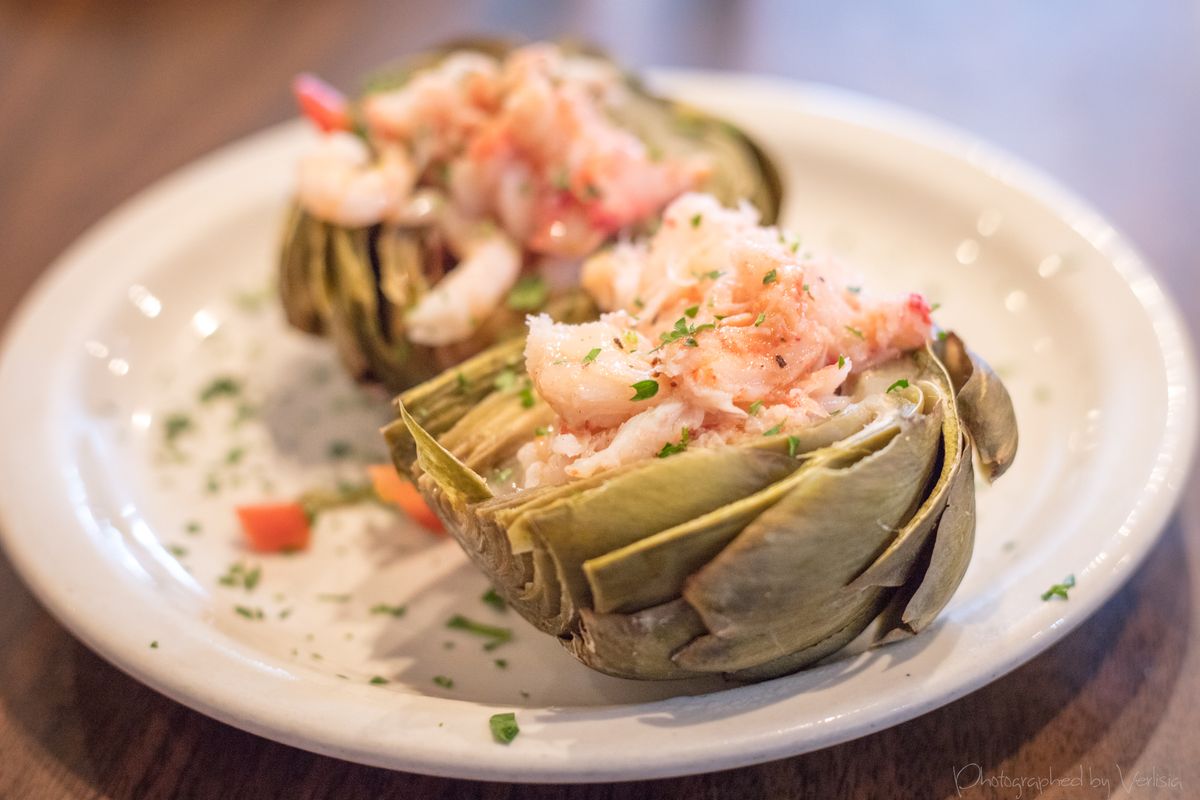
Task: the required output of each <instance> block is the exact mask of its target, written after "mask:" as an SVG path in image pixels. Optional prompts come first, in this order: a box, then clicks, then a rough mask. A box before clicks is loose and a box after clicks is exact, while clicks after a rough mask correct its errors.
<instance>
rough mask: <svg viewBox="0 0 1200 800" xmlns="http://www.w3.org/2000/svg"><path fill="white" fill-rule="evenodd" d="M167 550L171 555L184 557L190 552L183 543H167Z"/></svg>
mask: <svg viewBox="0 0 1200 800" xmlns="http://www.w3.org/2000/svg"><path fill="white" fill-rule="evenodd" d="M167 552H168V553H170V554H171V555H173V556H175V557H176V558H183V557H184V556H186V555H187V553H188V551H187V548H186V547H184V546H183V545H178V544H169V545H167Z"/></svg>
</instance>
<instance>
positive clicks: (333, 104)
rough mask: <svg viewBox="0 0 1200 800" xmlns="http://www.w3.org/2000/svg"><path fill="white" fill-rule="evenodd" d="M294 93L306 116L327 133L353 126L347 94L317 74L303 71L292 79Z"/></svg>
mask: <svg viewBox="0 0 1200 800" xmlns="http://www.w3.org/2000/svg"><path fill="white" fill-rule="evenodd" d="M292 93H293V94H294V95H295V96H296V102H297V103H299V104H300V111H301V112H303V114H304V116H306V117H308V119H309V120H310V121H311V122H312V123H313V124H314V125H316V126H317V127H318V128H320V129H321V130H322V131H324V132H325V133H329V132H330V131H348V130H350V128H351V121H350V103H349V101H347V100H346V96H345V95H343V94H342V93H341V92H339V91H338V90H337V89H335V88H333V87H332V86H330V85H329V84H328V83H326V82H325V81H323V80H321V79H320V78H318V77H317V76H316V75H311V74H309V73H307V72H302V73H301V74H299V75H297V76H296V77H295V78H294V79H293V80H292Z"/></svg>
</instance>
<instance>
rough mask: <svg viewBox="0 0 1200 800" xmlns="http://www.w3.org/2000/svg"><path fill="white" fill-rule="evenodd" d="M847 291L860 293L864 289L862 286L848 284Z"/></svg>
mask: <svg viewBox="0 0 1200 800" xmlns="http://www.w3.org/2000/svg"><path fill="white" fill-rule="evenodd" d="M846 291H847V292H849V293H850V294H858V293H859V292H861V291H862V287H861V286H847V287H846Z"/></svg>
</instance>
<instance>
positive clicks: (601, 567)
mask: <svg viewBox="0 0 1200 800" xmlns="http://www.w3.org/2000/svg"><path fill="white" fill-rule="evenodd" d="M893 410H894V407H893ZM879 414H880V411H879V409H876V408H874V407H873V406H871V405H869V404H865V403H860V404H856V405H854V406H851V407H850V408H849V409H847V410H846V412H845V413H843V414H839V415H838V416H835V417H833V418H831V419H829V420H828V421H826V422H824V423H822V424H820V425H814V426H812V427H811V428H808V429H806V430H804V431H802V432H800V433H799V434H798V435H797V436H796V437H795V441H796V447H795V450H796V456H797V457H802V456H804V455H806V454H808V453H810V452H811V451H814V450H817V449H820V448H825V447H829V446H830V445H832V444H834V443H835V442H840V441H843V440H846V439H848V438H849V437H851V436H852V435H854V434H855V433H858V432H860V431H863V430H864V428H866V427H867V426H868V424H870V423H871V422H873V421H874V422H875V429H879V428H881V427H883V426H884V425H885V424H886V422H880V421H879V420H880V418H879ZM752 446H753V447H756V448H762V447H773V448H774V449H775V450H776V451H777V452H782V451H783V448H786V447H788V443H787V437H769V438H766V439H764V440H763V441H762V442H761V443H756V444H755V445H752ZM774 463H775V466H776V467H777V470H778V472H777V474H775V475H773V476H771V478H770V479H769V483H770V485H768V486H767V487H766V488H763V489H762V490H761V491H758V492H756V493H754V494H751V495H749V496H745V497H742V498H739V499H737V500H735V501H734V502H732V503H730V504H729V505H727V506H723V507H720V508H716V509H714V510H712V511H710V512H708V513H707V514H703V515H701V516H698V517H693V518H691V519H689V520H687V521H686V522H683V523H680V524H678V525H675V526H674V527H671V528H668V529H667V530H664V531H661V532H659V533H656V534H654V535H652V536H648V537H646V538H644V539H641V540H639V541H636V542H633V543H632V544H629V545H626V546H625V547H621V548H619V549H617V550H614V551H612V552H609V553H605V554H604V555H601V556H598V557H595V558H592V559H589V560H588V561H586V562H584V565H583V569H584V574H585V575H586V576H587V580H588V585H589V586H590V588H591V592H592V601H593V605H594V608H595V609H596V611H598V612H601V613H606V612H614V611H619V612H628V611H636V610H638V609H641V608H646V607H648V606H653V605H658V604H660V603H665V602H667V601H668V600H671V599H672V598H675V597H679V595H680V593H681V592H682V591H683V584H684V581H685V579H686V578H687V577H688V576H689V575H691V574H692V573H693V572H694V571H695V570H697V569H699V568H700V567H702V566H704V565H705V564H707V563H708V562H709V561H710V560H712V558H713V557H715V556H716V555H717V553H719V552H720V551H721V549H722V548H723V547H725V545H727V544H728V543H729V542H730V541H731V540H732V539H733V537H734V536H736V535H737V534H738V533H740V532H741V531H742V529H743V528H744V527H746V525H747V524H748V523H749V522H750V521H751V520H753V519H754V518H755V517H757V516H758V515H759V514H761V513H762V512H763V511H764V510H765V509H766V508H768V507H769V506H770V505H772V504H773V503H775V502H776V501H778V500H779V498H780V497H782V496H783V494H784V493H786V492H787V491H789V489H790V488H791V483H790V482H783V478H785V477H786V476H788V475H791V474H794V473H795V472H796V470H797V469H798V468H799V467H800V466H801V464H800V463H798V462H796V461H795V460H792V459H787V460H784V459H779V460H778V462H774Z"/></svg>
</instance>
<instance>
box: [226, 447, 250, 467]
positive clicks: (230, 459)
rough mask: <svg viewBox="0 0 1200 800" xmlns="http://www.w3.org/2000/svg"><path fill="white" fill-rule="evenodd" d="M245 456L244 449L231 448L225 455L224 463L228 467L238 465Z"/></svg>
mask: <svg viewBox="0 0 1200 800" xmlns="http://www.w3.org/2000/svg"><path fill="white" fill-rule="evenodd" d="M245 455H246V448H244V447H231V448H229V452H228V453H226V454H225V463H226V464H229V465H230V466H233V465H235V464H239V463H241V461H242V459H243V458H244V457H245Z"/></svg>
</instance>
